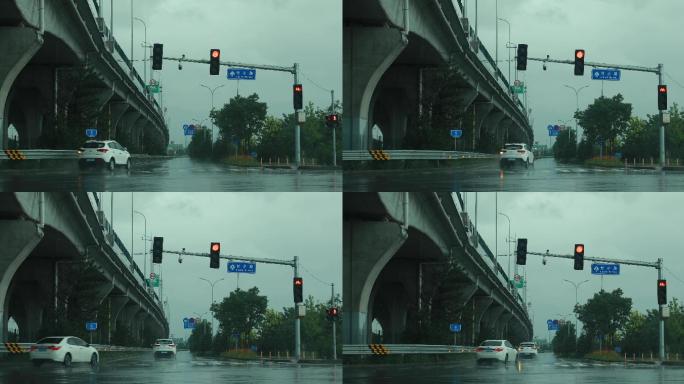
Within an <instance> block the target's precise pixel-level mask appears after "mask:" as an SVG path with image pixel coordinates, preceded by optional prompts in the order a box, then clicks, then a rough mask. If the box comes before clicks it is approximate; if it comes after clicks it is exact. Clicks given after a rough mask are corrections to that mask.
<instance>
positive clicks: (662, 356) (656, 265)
mask: <svg viewBox="0 0 684 384" xmlns="http://www.w3.org/2000/svg"><path fill="white" fill-rule="evenodd" d="M527 254H528V255H536V256H543V257H555V258H559V259H571V260H573V259H574V258H575V256H574V255H560V254H554V253H549V251H546V252H545V253H542V252H527ZM584 260H589V261H598V262H603V263H613V264H624V265H634V266H637V267H649V268H655V269H657V270H658V280H662V279H663V268H664V267H663V259H662V258H659V259H658V261H656V262H648V261H639V260H622V259H608V258H601V257H587V256H585V257H584ZM658 307H659V309H660V324H659V327H660V330H659V337H658V354H659V357H660V361H661V362H663V361H665V319H664V318H663V307H664V305H659V306H658Z"/></svg>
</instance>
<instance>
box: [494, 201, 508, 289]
mask: <svg viewBox="0 0 684 384" xmlns="http://www.w3.org/2000/svg"><path fill="white" fill-rule="evenodd" d="M497 213H498V214H499V215H501V216H503V217H505V218H506V220H508V239H506V242H507V243H508V276H507V277H506V278H507V279H510V278H511V257H510V256H511V218H510V217H508V215H507V214H505V213H501V212H497ZM497 241H499V240H498V239H497ZM508 284H509V285H510V282H509V283H508Z"/></svg>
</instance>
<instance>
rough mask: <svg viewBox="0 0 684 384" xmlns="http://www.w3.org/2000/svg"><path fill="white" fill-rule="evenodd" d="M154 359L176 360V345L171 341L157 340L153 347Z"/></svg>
mask: <svg viewBox="0 0 684 384" xmlns="http://www.w3.org/2000/svg"><path fill="white" fill-rule="evenodd" d="M152 351H153V352H154V357H161V356H170V357H173V358H176V344H175V343H174V342H173V340H171V339H157V341H155V342H154V346H153V347H152Z"/></svg>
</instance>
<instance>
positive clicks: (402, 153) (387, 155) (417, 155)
mask: <svg viewBox="0 0 684 384" xmlns="http://www.w3.org/2000/svg"><path fill="white" fill-rule="evenodd" d="M494 158H496V155H492V154H488V153H477V152H461V151H434V150H428V151H420V150H387V151H385V150H370V151H363V150H362V151H344V153H343V154H342V159H343V160H344V161H374V160H377V161H389V160H462V159H494Z"/></svg>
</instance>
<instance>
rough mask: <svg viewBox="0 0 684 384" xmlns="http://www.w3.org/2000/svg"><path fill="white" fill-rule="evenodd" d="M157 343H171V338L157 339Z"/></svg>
mask: <svg viewBox="0 0 684 384" xmlns="http://www.w3.org/2000/svg"><path fill="white" fill-rule="evenodd" d="M157 343H159V344H173V340H169V339H162V340H157Z"/></svg>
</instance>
